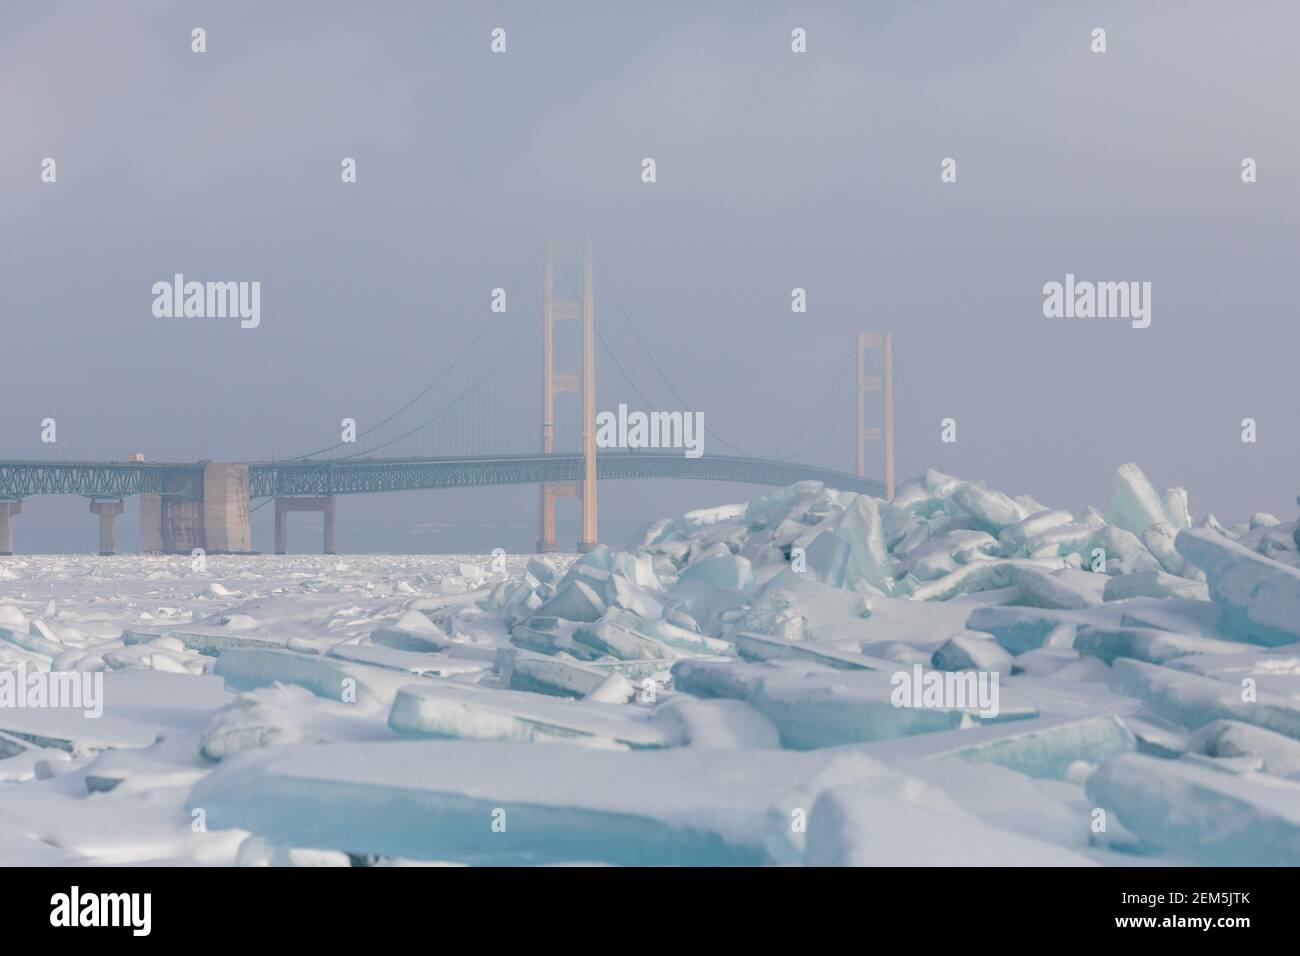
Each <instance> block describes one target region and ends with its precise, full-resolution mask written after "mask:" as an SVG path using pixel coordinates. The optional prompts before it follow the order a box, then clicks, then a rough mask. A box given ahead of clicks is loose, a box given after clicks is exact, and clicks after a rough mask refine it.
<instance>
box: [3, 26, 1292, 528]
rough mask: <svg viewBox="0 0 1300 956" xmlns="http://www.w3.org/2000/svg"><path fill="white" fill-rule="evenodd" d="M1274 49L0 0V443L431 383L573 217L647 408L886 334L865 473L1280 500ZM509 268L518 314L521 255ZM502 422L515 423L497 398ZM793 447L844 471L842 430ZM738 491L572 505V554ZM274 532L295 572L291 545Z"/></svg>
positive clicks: (711, 416) (1280, 49)
mask: <svg viewBox="0 0 1300 956" xmlns="http://www.w3.org/2000/svg"><path fill="white" fill-rule="evenodd" d="M498 26H500V27H504V28H505V29H506V30H507V42H508V52H507V53H506V54H504V55H494V54H492V53H491V52H490V50H489V39H490V38H489V33H490V31H491V29H492V28H493V27H498ZM194 27H203V28H205V29H206V31H207V43H208V52H206V53H204V54H195V53H192V52H191V49H190V31H191V30H192V29H193V28H194ZM795 27H802V28H803V29H805V30H806V31H807V36H808V41H807V42H808V52H807V53H806V54H802V55H797V54H794V53H792V52H791V50H790V31H791V30H792V29H793V28H795ZM1094 27H1103V28H1105V30H1106V31H1107V47H1108V49H1107V52H1106V53H1104V54H1096V53H1093V52H1091V50H1090V44H1091V31H1092V29H1093V28H1094ZM1297 36H1300V7H1298V6H1297V5H1296V4H1295V3H1293V2H1276V3H1274V2H1242V3H1234V4H1228V3H1223V2H1218V3H1207V2H1186V0H1177V2H1174V0H1170V2H1144V3H1141V4H1133V3H1128V2H1115V3H1089V4H1080V3H1075V2H1066V0H1054V2H1041V0H1018V2H981V3H969V2H927V3H914V2H904V0H898V2H888V3H886V2H870V3H867V2H848V0H845V2H841V3H823V4H818V3H781V4H758V3H719V4H699V3H651V4H641V3H637V4H633V3H625V2H610V3H600V4H597V3H578V2H567V0H566V2H536V0H534V2H526V3H522V2H521V3H497V4H492V3H474V4H471V3H468V2H466V3H439V4H433V3H414V2H369V3H342V2H321V0H311V2H307V0H293V2H288V0H279V2H275V3H257V2H231V0H222V2H220V3H216V2H212V3H204V2H186V3H149V2H131V3H125V2H120V3H110V2H89V0H87V2H77V3H72V2H69V3H52V2H41V3H35V2H31V3H28V2H18V0H3V2H2V3H0V131H2V132H3V135H2V136H0V208H2V209H3V219H2V222H3V225H2V226H0V244H2V245H0V275H2V276H3V283H4V292H5V294H4V320H3V321H4V330H3V331H4V335H3V339H2V341H3V345H0V349H2V351H3V356H4V361H3V366H2V367H3V372H2V373H0V374H2V375H3V388H2V389H0V457H4V458H45V457H57V458H69V459H80V458H124V457H126V455H127V454H129V453H130V452H133V451H142V452H144V453H146V454H147V455H148V457H150V458H153V459H170V460H193V459H196V458H199V457H203V458H212V459H218V460H221V459H263V458H270V457H272V456H284V455H290V454H297V453H301V452H304V451H308V450H310V449H312V448H314V447H318V446H320V445H325V444H329V443H331V442H332V441H335V440H337V438H338V422H339V420H340V418H341V417H342V416H345V415H352V416H355V417H356V418H357V419H358V421H359V422H360V423H361V424H362V425H363V426H364V425H365V424H366V422H368V421H374V420H375V419H377V418H378V417H380V416H382V415H384V414H386V413H387V412H389V411H391V410H392V409H393V408H395V407H397V406H398V405H400V404H401V403H402V402H404V401H406V400H407V399H408V398H410V397H411V396H412V395H413V394H414V393H415V392H417V391H418V390H419V389H420V388H421V387H423V385H424V384H425V383H426V382H428V381H429V380H430V379H431V378H432V377H433V376H434V375H436V374H437V373H438V372H439V370H440V369H441V368H442V367H443V366H444V365H445V364H446V363H447V361H448V360H449V358H450V357H451V356H453V355H455V354H456V353H457V352H459V351H460V350H461V349H462V348H463V347H464V346H465V344H466V343H467V342H469V341H470V339H471V338H472V337H473V335H474V334H475V331H476V329H477V323H479V322H481V321H483V319H484V317H485V312H486V303H487V297H488V290H490V289H491V288H493V287H495V286H504V285H508V284H509V283H510V282H511V281H512V280H513V279H514V278H515V276H517V275H518V274H519V273H520V272H521V270H523V268H524V266H525V264H526V263H528V262H529V260H530V258H531V257H532V256H533V255H534V253H535V252H536V251H537V249H538V248H539V247H540V245H541V242H542V240H543V239H544V238H545V237H547V236H555V237H560V238H565V239H581V238H582V237H584V236H590V237H591V238H592V240H593V242H594V243H595V245H596V248H597V252H598V254H599V255H600V256H601V258H602V262H603V263H604V264H605V265H606V266H608V267H609V269H610V271H611V273H613V274H614V278H615V281H616V282H617V284H618V294H619V296H620V298H621V300H622V302H623V304H624V305H625V306H626V307H627V309H628V311H629V312H630V313H631V314H633V315H634V316H636V317H637V322H638V325H639V326H640V328H641V331H642V334H643V335H644V336H645V338H646V341H647V343H648V344H649V345H650V346H651V348H652V349H653V350H654V351H655V353H656V354H657V356H658V358H659V360H660V362H661V363H662V364H663V365H664V370H665V372H667V373H668V375H669V376H670V377H671V378H672V380H673V381H674V383H675V384H676V385H677V388H678V389H679V390H680V391H681V392H682V395H683V398H684V399H685V400H686V401H687V402H689V403H690V405H691V406H692V409H693V410H700V411H703V412H704V414H705V416H706V421H707V424H708V425H709V426H710V427H711V428H713V429H715V430H716V431H717V432H719V433H720V434H722V435H724V436H726V437H727V440H729V441H732V442H734V443H736V444H738V445H740V446H742V447H744V448H746V449H751V448H752V449H762V448H764V447H767V446H770V445H771V444H774V443H775V442H776V441H779V440H780V439H781V438H784V437H785V436H786V434H787V433H789V432H790V431H791V430H792V429H795V428H796V427H798V426H799V425H800V424H801V423H802V422H803V421H804V420H805V419H806V417H807V416H808V413H809V412H810V411H811V410H812V407H813V406H814V405H815V403H816V402H817V400H818V399H819V398H820V397H821V395H822V394H823V392H824V390H825V386H826V383H827V381H828V380H829V379H830V377H831V376H833V375H834V373H835V372H836V370H837V369H839V367H840V365H841V362H842V360H843V356H844V354H845V350H847V349H848V348H849V347H850V345H851V342H852V340H853V337H854V336H855V335H856V334H857V333H858V332H859V331H863V330H877V329H888V330H892V331H893V332H894V333H895V336H896V343H897V348H898V354H899V358H900V364H901V367H902V370H903V372H904V373H905V375H906V379H907V384H908V387H909V390H910V394H911V396H912V398H914V400H915V405H916V407H917V415H916V416H915V417H914V416H913V412H912V408H911V405H910V404H909V403H908V401H907V399H906V398H905V397H904V396H903V395H901V394H900V399H899V402H900V404H899V408H898V419H899V434H900V437H901V438H902V440H903V441H904V442H905V443H906V444H907V452H908V458H906V459H905V458H904V457H903V453H902V452H901V451H900V473H901V474H902V475H904V476H905V475H906V473H908V472H909V471H911V470H912V468H911V466H912V465H915V466H916V467H919V468H924V467H927V466H934V465H942V467H943V468H944V470H946V471H948V472H951V473H953V474H957V475H959V476H961V477H965V478H971V479H984V480H985V481H987V482H988V484H989V485H990V486H991V487H995V488H998V489H1001V490H1005V491H1007V492H1009V493H1012V494H1017V493H1022V492H1023V493H1030V494H1033V495H1034V496H1035V497H1037V498H1039V499H1041V500H1043V501H1045V502H1047V503H1049V504H1053V505H1059V506H1063V507H1068V508H1072V509H1075V510H1078V509H1080V508H1082V507H1083V506H1084V505H1086V504H1089V503H1096V504H1099V505H1104V504H1105V503H1106V501H1107V499H1108V497H1109V489H1110V479H1111V475H1112V473H1113V470H1114V468H1115V466H1116V465H1118V464H1120V463H1121V462H1125V461H1130V460H1133V461H1137V462H1138V463H1139V464H1141V465H1142V467H1143V468H1144V469H1145V470H1146V471H1147V473H1148V475H1149V476H1150V477H1151V478H1152V480H1153V481H1154V482H1155V484H1156V485H1157V486H1158V487H1159V488H1161V489H1163V488H1166V487H1169V486H1172V485H1176V484H1182V485H1185V486H1187V487H1188V489H1189V490H1190V494H1191V504H1192V508H1193V511H1194V512H1195V513H1197V514H1202V513H1204V512H1205V511H1206V510H1212V511H1214V512H1215V513H1216V514H1218V515H1219V516H1220V517H1221V518H1225V519H1226V518H1240V517H1245V516H1248V515H1249V514H1250V512H1252V511H1256V510H1267V511H1273V512H1275V513H1278V514H1279V515H1281V516H1284V517H1285V516H1290V515H1293V514H1294V512H1295V508H1296V504H1295V495H1296V494H1297V492H1300V475H1298V474H1297V471H1298V469H1297V465H1298V464H1300V426H1298V425H1297V422H1296V414H1295V411H1296V381H1297V371H1298V363H1300V348H1298V347H1297V346H1300V331H1298V330H1297V318H1298V316H1297V306H1296V291H1295V290H1296V279H1295V276H1296V271H1297V266H1296V254H1297V240H1298V239H1300V219H1298V217H1297V212H1298V211H1300V187H1298V186H1297V182H1298V181H1300V132H1298V131H1300V122H1298V121H1300V105H1298V103H1297V101H1298V98H1297V96H1296V82H1297V79H1298V78H1300V76H1298V71H1297V67H1296V63H1297V60H1296V54H1295V38H1296V37H1297ZM345 156H351V157H355V158H356V159H357V161H358V182H357V183H355V184H349V185H344V184H342V183H341V182H340V176H339V172H340V165H339V164H340V160H341V159H342V158H343V157H345ZM646 156H650V157H654V158H655V160H656V162H657V173H658V181H657V182H656V183H654V184H645V183H642V182H641V178H640V163H641V159H642V158H643V157H646ZM45 157H53V158H55V159H56V161H57V164H58V165H57V172H58V180H57V182H56V183H55V184H46V183H42V182H41V180H40V171H41V168H40V167H41V161H42V159H43V158H45ZM945 157H953V158H955V159H956V160H957V171H958V178H957V182H956V183H953V184H943V183H941V182H940V178H939V173H940V168H939V164H940V161H941V160H942V159H944V158H945ZM1244 157H1252V158H1254V159H1255V160H1256V161H1257V163H1258V182H1256V183H1253V184H1244V183H1243V182H1242V181H1241V162H1242V159H1243V158H1244ZM175 272H185V273H186V274H187V275H189V276H191V277H193V278H199V279H236V280H237V279H243V280H258V281H260V282H261V283H262V289H263V291H262V319H261V325H260V327H259V328H257V329H250V330H244V329H240V328H239V326H238V323H237V322H232V321H214V320H189V321H184V320H165V319H158V318H155V317H154V316H153V314H152V312H151V304H152V296H151V293H150V288H151V286H152V284H153V283H154V282H156V281H159V280H162V279H167V278H169V277H170V276H171V275H172V274H173V273H175ZM1066 273H1074V274H1076V275H1077V276H1078V277H1079V278H1080V279H1092V280H1116V281H1118V280H1139V281H1149V282H1151V283H1152V288H1153V291H1152V323H1151V326H1150V328H1147V329H1140V330H1139V329H1133V328H1131V327H1130V326H1129V323H1127V322H1124V321H1116V320H1073V321H1072V320H1066V319H1048V318H1045V317H1044V315H1043V311H1042V304H1043V295H1042V287H1043V284H1044V283H1046V282H1049V281H1053V280H1056V281H1061V280H1063V279H1064V277H1065V275H1066ZM528 284H529V286H530V287H529V288H527V289H525V290H522V291H521V292H520V296H521V297H523V298H526V299H527V301H528V302H532V301H535V299H536V297H537V296H538V294H539V289H538V288H537V286H539V285H540V270H537V269H534V270H533V272H532V273H530V279H529V282H528ZM796 286H799V287H803V288H805V289H807V292H808V312H807V313H806V314H802V315H796V314H793V313H792V312H791V310H790V290H791V289H792V288H794V287H796ZM525 292H526V293H527V294H526V296H525ZM597 303H598V304H597V315H598V321H599V322H601V323H603V324H606V325H604V327H606V328H610V329H611V336H612V335H613V334H614V332H613V327H612V326H610V325H608V324H607V323H612V322H614V321H615V319H614V316H615V312H614V310H612V309H611V307H610V304H609V302H608V301H602V300H601V297H600V295H599V294H598V296H597ZM530 341H531V340H530ZM949 416H950V417H953V418H955V419H956V420H957V437H958V441H957V442H956V444H952V445H942V446H941V445H940V443H939V422H940V420H941V419H942V418H945V417H949ZM46 417H53V418H55V419H56V420H57V422H58V443H57V444H56V445H53V446H51V445H45V444H42V443H41V442H40V421H41V419H43V418H46ZM520 417H521V421H523V422H525V423H526V425H527V426H528V427H533V428H534V433H535V423H536V421H537V420H538V417H539V412H538V411H537V408H536V405H535V404H534V405H531V406H529V407H528V408H525V409H522V410H521V413H520ZM1245 417H1253V418H1255V419H1256V420H1257V421H1258V434H1259V440H1258V442H1257V443H1256V444H1243V443H1242V441H1241V438H1240V432H1241V427H1240V423H1241V420H1242V419H1243V418H1245ZM918 418H919V421H920V424H918V421H917V419H918ZM832 425H834V422H833V421H821V420H818V421H816V422H814V423H813V424H812V425H811V426H810V427H809V428H808V433H809V436H810V440H811V439H813V438H815V437H816V436H817V435H818V434H820V433H822V432H823V431H824V429H826V428H827V427H828V426H832ZM508 450H522V449H519V448H516V449H508ZM706 450H708V451H722V450H723V449H721V448H719V447H708V446H706ZM936 456H937V458H936ZM809 459H810V460H811V461H813V462H814V463H816V464H822V465H827V466H832V467H838V468H842V469H845V470H850V469H851V468H852V467H853V463H854V450H853V445H852V422H851V421H850V420H845V422H844V427H843V428H839V429H838V430H833V433H832V436H831V439H830V440H829V441H827V442H826V443H824V444H823V445H822V446H820V447H819V448H818V449H816V450H815V452H813V453H811V454H810V456H809ZM872 470H877V471H878V470H879V469H878V466H877V465H875V464H874V463H873V465H872ZM759 491H760V489H757V488H753V487H737V486H725V485H718V484H709V483H688V482H677V483H674V482H658V483H654V482H638V483H623V484H618V483H607V484H606V485H604V486H603V487H602V491H601V517H602V528H603V531H604V534H603V535H602V536H603V537H605V538H607V539H609V540H611V541H612V542H614V543H616V544H621V543H623V540H624V539H625V538H626V535H627V534H628V532H630V531H631V530H632V529H633V528H634V527H635V526H636V525H639V524H640V523H642V522H643V521H644V520H646V519H649V518H652V517H655V516H658V515H661V514H671V513H676V512H680V511H682V510H686V509H689V508H694V507H700V506H705V505H710V504H717V503H722V502H725V501H728V500H737V499H739V498H742V497H747V496H749V495H751V494H757V493H759ZM535 502H536V491H535V489H534V488H531V487H525V488H504V489H477V490H469V491H429V492H412V493H406V494H401V495H389V496H375V497H360V498H349V499H344V501H343V502H342V503H341V505H340V509H339V520H340V547H341V548H342V549H345V550H346V549H362V548H386V549H388V548H399V547H407V546H409V547H411V548H414V549H422V550H427V549H434V550H441V549H452V548H456V549H474V550H487V549H490V548H491V547H494V546H502V547H507V548H509V549H511V550H521V549H524V548H527V547H530V546H531V544H532V542H533V541H534V540H535V538H536V529H535V521H536V515H535V511H536V504H535ZM24 509H25V513H24V514H23V515H22V516H21V517H19V518H18V519H17V524H16V541H17V546H18V550H20V551H21V550H28V551H31V550H41V549H48V548H66V549H69V550H90V549H92V548H93V547H94V545H95V543H96V539H95V528H96V525H95V522H94V519H93V517H92V516H91V515H89V514H88V513H86V505H85V502H84V501H81V500H79V499H72V498H63V499H60V498H45V499H37V500H31V501H28V502H27V503H26V504H25V505H24ZM269 512H270V509H262V510H261V511H259V512H258V513H257V515H256V516H255V518H256V521H257V524H256V525H255V530H254V535H255V544H256V545H257V546H259V547H261V548H264V549H269V547H270V536H269V533H268V528H267V520H266V519H267V518H268V515H269ZM575 514H576V506H575V505H573V504H572V503H568V505H567V506H566V508H565V509H563V510H562V530H561V538H562V539H563V540H564V541H565V542H569V541H572V540H574V539H576V536H577V526H576V517H575ZM133 515H134V510H133V509H131V510H129V512H128V518H127V519H123V520H122V521H121V526H122V527H121V531H122V544H123V547H124V548H126V547H130V546H131V542H132V541H133V540H135V539H134V538H133V535H134V534H135V528H134V525H135V521H134V517H133ZM312 523H313V518H312V516H306V515H304V516H298V517H296V518H295V526H294V527H295V530H294V537H293V542H292V543H293V545H294V547H295V548H302V549H304V550H307V549H314V548H316V547H318V545H319V540H318V538H317V537H316V536H315V535H314V534H313V535H308V533H307V532H306V531H304V530H303V528H304V527H305V526H306V525H309V524H312ZM412 524H421V525H426V526H428V527H427V528H426V530H429V531H431V533H428V534H423V535H410V534H409V526H410V525H412ZM443 524H450V525H456V526H457V527H456V528H455V529H446V528H439V527H437V526H439V525H443ZM385 528H387V530H386V531H385V530H384V529H385ZM381 532H382V534H381ZM384 535H386V536H384Z"/></svg>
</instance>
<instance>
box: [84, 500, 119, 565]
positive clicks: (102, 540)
mask: <svg viewBox="0 0 1300 956" xmlns="http://www.w3.org/2000/svg"><path fill="white" fill-rule="evenodd" d="M90 510H91V513H92V514H97V515H99V553H100V554H101V555H103V556H105V557H107V556H108V555H112V554H116V553H117V549H116V541H115V538H114V533H113V520H114V519H115V518H116V517H117V516H118V515H120V514H121V513H122V502H121V500H120V499H119V500H116V501H91V503H90Z"/></svg>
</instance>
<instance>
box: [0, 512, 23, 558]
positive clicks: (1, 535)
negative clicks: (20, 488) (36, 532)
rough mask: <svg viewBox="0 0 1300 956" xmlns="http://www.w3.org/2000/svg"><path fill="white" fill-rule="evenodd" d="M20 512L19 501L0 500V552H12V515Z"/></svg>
mask: <svg viewBox="0 0 1300 956" xmlns="http://www.w3.org/2000/svg"><path fill="white" fill-rule="evenodd" d="M22 513H23V503H22V502H21V501H0V554H13V553H14V515H20V514H22Z"/></svg>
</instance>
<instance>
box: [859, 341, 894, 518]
mask: <svg viewBox="0 0 1300 956" xmlns="http://www.w3.org/2000/svg"><path fill="white" fill-rule="evenodd" d="M868 350H871V351H874V352H878V353H881V358H882V359H883V362H882V368H883V370H884V375H883V377H882V376H880V375H871V376H868V375H867V374H866V370H867V362H866V359H867V351H868ZM872 368H873V370H874V368H875V365H874V363H872ZM882 391H883V392H884V393H885V429H884V434H883V435H882V434H881V430H880V428H879V427H871V428H868V427H867V410H866V393H867V392H882ZM868 441H883V442H884V445H885V497H886V498H887V499H888V500H890V501H893V500H894V340H893V336H892V335H891V334H890V333H888V332H885V333H884V334H883V335H882V334H881V333H879V332H864V333H862V334H860V335H859V336H858V477H859V478H863V477H865V476H866V473H867V469H866V466H867V460H866V444H867V442H868Z"/></svg>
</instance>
